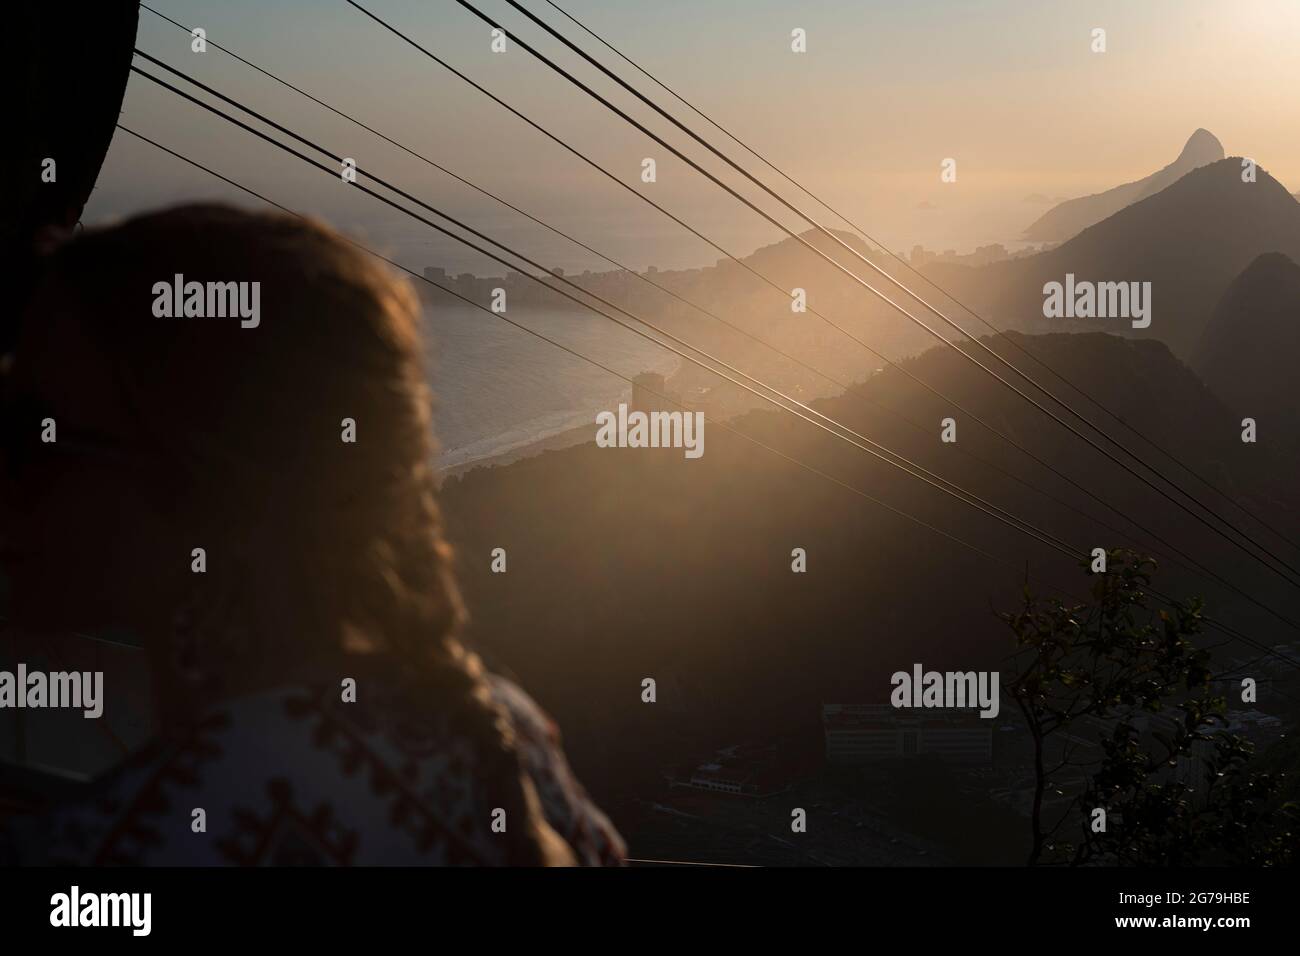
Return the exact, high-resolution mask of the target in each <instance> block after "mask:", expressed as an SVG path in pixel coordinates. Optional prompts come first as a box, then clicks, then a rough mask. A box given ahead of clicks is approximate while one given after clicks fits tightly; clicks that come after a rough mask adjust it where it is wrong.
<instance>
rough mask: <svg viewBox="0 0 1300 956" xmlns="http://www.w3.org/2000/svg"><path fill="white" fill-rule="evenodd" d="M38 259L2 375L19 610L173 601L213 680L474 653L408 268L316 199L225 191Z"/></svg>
mask: <svg viewBox="0 0 1300 956" xmlns="http://www.w3.org/2000/svg"><path fill="white" fill-rule="evenodd" d="M47 266H48V268H47V272H46V274H45V276H44V277H43V280H42V282H41V284H40V287H39V289H38V292H37V294H36V296H35V297H34V300H33V302H32V305H31V307H30V310H29V313H28V315H27V316H26V320H25V322H24V328H23V332H22V338H21V340H20V344H19V346H18V348H17V350H16V353H15V356H14V359H13V362H12V365H11V367H10V368H9V369H8V371H7V374H6V382H5V388H4V392H5V398H4V402H5V404H4V422H3V425H4V427H3V436H4V440H5V441H4V446H5V447H4V457H5V462H4V465H5V469H4V471H5V478H6V480H7V482H8V488H7V489H6V494H5V504H4V509H5V511H6V512H7V513H6V514H5V523H4V530H3V532H0V533H3V534H4V542H3V547H4V553H5V554H6V555H7V557H8V560H7V561H6V566H7V570H8V571H9V576H10V578H11V582H12V588H13V600H14V605H15V610H16V613H17V614H18V615H19V616H20V617H21V618H22V619H24V620H25V621H26V622H27V623H28V624H29V625H30V626H34V627H42V626H45V627H59V628H61V627H69V626H71V627H79V628H97V627H103V626H114V627H126V628H134V629H137V630H138V631H140V632H141V633H142V636H145V637H146V638H147V639H155V640H161V638H158V637H157V634H158V632H163V631H170V630H171V629H172V628H173V626H174V625H176V626H177V627H178V629H179V634H180V637H178V638H177V641H178V646H176V647H172V648H169V649H168V652H169V653H172V654H174V655H175V659H176V661H177V666H178V667H179V668H180V669H181V670H182V671H186V670H187V669H188V670H189V671H192V672H193V673H194V674H195V675H202V677H203V679H204V680H207V681H209V682H211V683H213V686H217V685H223V684H228V683H230V680H229V678H230V675H231V674H232V673H233V672H234V670H233V669H235V668H238V669H239V671H238V672H239V673H240V674H242V675H244V676H245V677H246V678H250V679H251V680H252V682H253V683H260V682H263V681H266V680H275V679H277V678H280V677H283V676H285V675H288V674H292V673H294V672H296V671H298V670H301V669H303V668H307V667H309V666H311V665H315V664H318V665H322V666H324V667H328V666H330V664H331V662H332V661H333V660H334V659H335V657H336V655H338V654H341V653H343V652H351V651H364V650H370V651H379V652H386V653H391V654H395V655H397V656H398V657H407V658H411V657H415V658H419V657H422V656H423V655H426V654H429V653H439V654H453V655H455V654H459V653H460V651H459V649H458V645H456V644H455V642H454V640H452V639H451V635H452V634H453V632H454V630H455V627H456V624H457V621H458V618H459V615H460V604H459V600H458V597H457V594H456V590H455V586H454V583H453V581H452V579H451V576H450V574H449V553H448V549H447V546H446V545H445V543H444V542H443V540H442V537H441V532H440V527H439V516H438V510H437V506H436V503H435V501H434V488H435V485H434V471H433V462H432V455H433V447H432V435H431V423H430V395H429V392H428V389H427V387H426V385H425V374H426V370H425V362H424V353H423V349H422V345H421V336H420V329H419V311H418V303H417V300H416V298H415V296H414V294H413V292H412V291H411V289H410V287H409V285H408V284H407V283H405V282H404V281H399V280H397V279H395V278H394V277H393V276H392V275H391V274H390V273H389V272H388V271H387V269H386V268H383V267H381V264H379V263H377V262H376V261H375V260H373V259H371V258H370V257H368V256H367V255H366V254H364V253H362V252H360V251H359V250H357V249H356V248H355V247H353V246H352V245H350V244H349V243H347V242H346V241H345V240H343V239H342V238H340V237H339V236H337V235H336V234H335V233H333V232H331V231H330V230H328V229H327V228H325V227H323V226H320V225H317V224H315V223H313V222H310V221H307V220H302V219H298V218H294V217H290V216H283V215H256V214H250V213H246V212H240V211H236V210H234V209H231V208H226V207H221V206H211V205H196V206H187V207H181V208H175V209H169V210H167V211H164V212H161V213H156V214H152V215H146V216H141V217H138V218H136V219H132V220H130V221H128V222H126V223H124V224H123V225H121V226H117V227H114V228H108V229H100V230H92V231H88V232H86V233H85V234H84V235H83V236H81V237H80V238H77V239H75V240H73V241H71V242H69V243H68V244H67V245H65V246H63V247H62V248H60V249H58V250H57V251H56V252H54V253H53V254H52V255H51V256H50V257H49V260H48V263H47ZM191 283H197V284H199V285H191ZM217 283H220V284H221V285H215V284H217ZM231 284H233V285H231ZM174 289H179V293H180V294H179V297H177V296H176V295H175V294H174V292H173V290H174ZM241 291H242V293H243V297H242V299H241V298H239V297H238V295H239V293H240V292H241ZM174 300H175V301H174ZM241 305H242V307H243V311H242V312H240V306H241ZM254 306H255V308H254ZM195 311H202V312H203V313H204V314H202V315H193V314H186V313H193V312H195ZM213 313H221V314H213ZM50 437H53V438H54V439H55V440H54V441H43V440H42V439H43V438H50ZM199 549H201V551H200V550H199ZM200 562H202V564H200ZM199 567H204V568H205V570H203V571H202V572H201V573H200V572H198V571H197V570H196V569H197V568H199ZM178 618H179V623H178V624H177V623H176V622H177V619H178ZM250 675H256V676H255V677H252V676H250ZM195 679H196V680H197V679H198V677H196V678H195Z"/></svg>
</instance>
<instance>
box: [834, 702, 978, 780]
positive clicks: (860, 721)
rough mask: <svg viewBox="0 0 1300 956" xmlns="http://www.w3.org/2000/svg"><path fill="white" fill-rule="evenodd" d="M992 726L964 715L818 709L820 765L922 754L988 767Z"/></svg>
mask: <svg viewBox="0 0 1300 956" xmlns="http://www.w3.org/2000/svg"><path fill="white" fill-rule="evenodd" d="M993 723H995V721H989V720H981V719H980V717H979V714H978V713H975V712H972V711H969V710H958V709H951V710H946V709H934V710H926V711H899V710H895V709H894V708H893V707H889V706H886V705H876V704H824V705H822V727H823V730H824V731H825V735H826V760H827V762H828V763H832V764H841V765H849V766H852V765H860V764H866V763H872V762H874V761H877V760H889V759H894V758H898V757H919V756H921V755H922V754H933V755H935V756H937V757H940V758H942V759H944V760H947V761H950V762H953V763H968V764H992V763H993V727H992V724H993Z"/></svg>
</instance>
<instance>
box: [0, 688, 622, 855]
mask: <svg viewBox="0 0 1300 956" xmlns="http://www.w3.org/2000/svg"><path fill="white" fill-rule="evenodd" d="M488 687H489V688H490V693H491V695H492V697H493V699H494V702H495V703H496V704H497V706H498V707H499V708H500V709H501V710H503V711H504V713H505V714H506V716H507V718H508V720H509V722H510V724H511V725H512V727H513V730H514V738H515V747H516V750H517V751H518V755H519V764H520V766H521V767H522V770H523V776H524V778H525V783H526V786H525V794H526V801H525V804H526V805H525V808H524V811H523V812H524V813H525V815H526V816H528V817H530V818H531V819H525V820H517V819H508V818H506V811H505V810H504V809H503V808H502V807H501V803H503V802H505V801H502V800H498V799H496V796H497V795H494V792H493V791H494V786H499V785H500V783H499V782H497V783H494V781H493V780H492V775H491V774H490V773H486V772H484V761H483V760H482V758H481V755H480V753H479V752H478V748H477V747H476V745H475V743H474V742H473V741H472V740H471V739H470V738H469V737H468V736H466V735H465V734H463V733H458V732H456V730H454V729H453V728H452V726H451V724H450V722H449V721H448V720H447V719H446V718H445V717H442V716H440V715H438V714H436V713H434V714H420V715H415V714H414V713H413V708H412V707H410V706H409V704H406V703H403V700H404V698H401V697H400V696H399V695H398V694H397V693H395V692H392V691H390V690H389V688H388V687H387V685H384V684H382V683H374V682H366V683H363V684H361V686H360V687H359V688H358V692H357V700H356V701H355V702H350V703H344V702H342V701H341V699H340V697H341V695H340V693H339V690H338V689H337V688H332V689H329V690H321V689H319V688H316V689H312V688H307V687H289V688H282V689H277V690H274V691H269V692H265V693H259V694H254V695H250V696H247V697H241V698H238V699H235V700H231V701H228V702H225V703H224V704H222V705H221V706H220V707H218V708H216V709H214V710H213V711H211V712H210V713H208V714H207V715H206V716H204V717H203V718H202V719H201V720H199V721H197V722H195V723H193V724H192V725H190V726H189V727H187V729H186V730H185V731H184V732H183V733H180V734H176V735H171V736H168V737H166V738H164V739H160V740H158V741H156V742H154V743H153V744H151V745H150V746H149V747H147V748H145V749H144V750H143V751H141V752H139V753H138V754H137V755H135V756H134V757H132V758H131V759H129V760H127V761H126V762H125V763H123V764H122V765H120V766H119V767H117V768H115V769H114V770H112V771H111V772H109V773H108V774H106V775H105V776H103V777H101V778H99V779H98V780H96V781H95V782H93V783H92V784H89V785H88V787H87V790H86V792H85V793H83V794H81V795H79V796H78V797H77V798H76V799H74V800H71V801H65V802H62V803H60V804H58V805H56V806H54V807H52V808H50V809H47V810H46V811H45V812H43V813H41V814H39V815H37V816H34V817H31V818H21V817H19V818H15V819H13V820H12V821H11V823H10V826H9V827H8V828H7V830H8V832H7V833H6V834H4V836H3V838H0V862H9V863H18V864H56V865H92V866H95V865H98V866H103V865H110V866H111V865H146V866H148V865H171V866H176V865H181V866H184V865H209V866H211V865H231V864H234V865H245V866H257V865H294V864H298V865H376V864H379V865H470V866H474V865H480V866H499V865H508V864H511V863H514V862H519V860H518V858H517V856H516V852H517V851H515V850H513V849H512V848H513V847H515V846H517V843H516V841H514V840H511V839H509V838H507V835H506V833H507V832H509V831H510V830H511V829H513V828H524V830H523V832H527V831H528V829H529V828H535V829H536V830H538V831H540V832H541V834H542V836H543V841H542V842H543V844H544V845H548V846H549V847H550V848H551V851H550V852H549V853H548V854H547V856H546V858H547V859H548V860H551V861H555V862H576V863H579V864H582V865H588V866H599V865H619V864H620V863H621V862H622V861H623V859H624V857H625V855H626V851H625V847H624V845H623V841H622V839H621V838H620V837H619V835H618V833H617V832H616V831H615V830H614V827H613V826H612V825H611V824H610V822H609V820H608V819H607V818H606V816H605V815H604V814H603V813H602V812H601V811H600V810H599V809H598V808H597V807H596V806H595V805H594V804H593V803H592V802H591V800H590V799H589V798H588V797H587V794H586V792H585V791H584V790H583V788H582V785H581V784H580V783H579V782H578V781H577V779H576V778H575V777H574V776H573V774H572V772H571V771H570V769H569V766H568V762H567V761H566V760H565V757H564V754H563V752H562V751H561V749H560V746H559V735H558V732H557V730H556V728H555V725H554V723H553V722H552V721H551V720H550V718H549V717H547V716H546V715H545V714H544V713H543V712H542V710H541V709H540V708H539V707H538V706H537V705H536V704H535V703H534V702H533V701H532V699H531V698H529V697H528V695H527V694H525V693H524V692H523V691H522V690H521V689H520V688H519V687H517V686H516V685H514V684H513V683H511V682H510V681H507V680H505V679H504V678H500V677H496V676H490V677H489V678H488ZM514 790H515V792H516V793H517V791H518V788H517V787H515V788H514ZM533 794H535V797H534V796H533ZM516 805H517V804H516ZM199 810H202V811H203V813H202V815H200V814H199V813H198V811H199ZM201 817H202V822H203V824H204V826H203V827H202V828H200V826H199V822H200V818H201ZM503 830H504V831H505V832H503ZM519 832H520V831H518V830H516V831H515V833H516V834H518V833H519ZM566 847H567V850H566ZM5 857H9V858H10V859H5Z"/></svg>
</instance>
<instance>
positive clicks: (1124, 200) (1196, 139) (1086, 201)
mask: <svg viewBox="0 0 1300 956" xmlns="http://www.w3.org/2000/svg"><path fill="white" fill-rule="evenodd" d="M1223 157H1224V152H1223V144H1222V143H1220V142H1219V140H1218V139H1217V138H1216V137H1215V136H1214V134H1213V133H1211V132H1209V131H1208V130H1204V129H1198V130H1197V131H1196V132H1194V133H1193V134H1192V135H1191V137H1190V138H1189V139H1188V140H1187V142H1186V144H1184V146H1183V151H1182V152H1181V153H1179V154H1178V158H1177V159H1175V160H1174V161H1173V162H1172V163H1170V164H1169V165H1168V166H1166V167H1164V168H1163V169H1161V170H1159V171H1158V172H1155V173H1152V174H1151V175H1150V176H1147V177H1146V178H1145V179H1139V180H1137V181H1136V182H1132V183H1125V184H1124V185H1122V186H1116V187H1115V188H1114V189H1108V190H1106V191H1105V192H1102V193H1096V194H1094V195H1092V196H1080V197H1079V198H1077V199H1069V200H1066V201H1065V202H1063V203H1061V204H1060V205H1059V206H1053V207H1052V208H1051V209H1049V210H1048V211H1047V212H1046V213H1044V214H1043V215H1042V216H1040V217H1039V218H1038V219H1037V220H1035V221H1034V223H1033V224H1032V225H1031V226H1030V227H1029V228H1028V229H1026V230H1025V238H1026V239H1030V240H1033V241H1036V242H1043V241H1047V242H1063V241H1065V240H1066V239H1070V238H1071V237H1073V236H1076V235H1078V234H1079V233H1080V232H1082V231H1083V230H1084V229H1087V228H1088V227H1089V226H1092V225H1095V224H1096V223H1099V222H1101V221H1102V220H1103V219H1106V218H1108V217H1110V216H1113V215H1114V214H1115V213H1117V212H1119V211H1120V210H1121V209H1123V208H1124V207H1125V206H1130V205H1132V204H1133V203H1135V202H1138V201H1140V200H1142V199H1145V198H1146V197H1148V196H1153V195H1155V194H1156V193H1158V192H1160V191H1161V190H1162V189H1164V188H1166V187H1167V186H1170V185H1172V184H1173V183H1175V182H1177V181H1178V180H1179V179H1181V178H1182V177H1184V176H1186V175H1187V174H1188V173H1190V172H1191V171H1192V170H1194V169H1199V168H1200V167H1201V166H1206V165H1208V164H1210V163H1214V162H1218V161H1219V160H1221V159H1223Z"/></svg>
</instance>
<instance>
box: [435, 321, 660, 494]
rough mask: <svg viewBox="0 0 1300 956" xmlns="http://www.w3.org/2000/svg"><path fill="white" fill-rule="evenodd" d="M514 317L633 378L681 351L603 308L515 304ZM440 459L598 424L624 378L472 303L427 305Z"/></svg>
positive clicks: (621, 394) (495, 450)
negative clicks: (600, 311) (607, 315)
mask: <svg viewBox="0 0 1300 956" xmlns="http://www.w3.org/2000/svg"><path fill="white" fill-rule="evenodd" d="M509 317H510V318H511V319H512V320H514V321H515V322H518V323H520V324H521V325H524V326H526V327H528V328H531V329H534V330H536V331H537V332H539V333H541V334H543V335H546V336H548V337H550V338H553V339H555V340H556V341H557V342H560V343H561V344H563V345H566V346H569V347H570V348H573V349H574V350H576V351H578V352H581V353H582V354H583V355H588V356H590V357H591V358H593V359H595V360H596V361H598V362H601V363H602V364H604V365H607V366H609V367H610V368H612V369H614V370H615V371H617V372H620V373H621V374H623V375H626V376H628V377H629V378H631V377H632V376H635V375H638V374H640V373H641V372H658V373H659V374H661V375H670V374H672V373H673V372H674V371H676V369H677V367H678V364H679V362H680V359H679V358H678V357H677V356H676V355H674V354H673V353H671V352H668V351H666V350H664V349H661V348H659V347H657V346H655V345H652V344H651V343H650V342H648V341H646V340H645V339H643V338H641V337H640V336H637V335H635V334H633V333H632V332H629V331H627V330H626V329H623V328H619V327H618V326H616V325H615V324H614V323H612V322H610V321H609V320H607V319H604V318H602V317H600V316H598V315H594V314H589V313H579V312H564V311H551V310H546V309H512V310H511V312H510V314H509ZM424 321H425V329H426V333H427V339H428V342H429V353H430V354H429V368H430V372H429V374H430V380H431V383H432V385H433V390H434V395H435V397H436V404H435V407H434V428H435V432H436V437H437V439H438V444H439V446H440V453H439V456H438V466H439V467H440V468H450V467H453V466H456V465H463V464H465V463H467V462H471V461H475V460H477V459H480V458H488V457H491V456H493V455H499V454H502V453H504V452H508V451H512V450H514V449H517V448H520V447H523V446H526V445H530V444H532V443H534V442H537V441H540V440H542V439H544V438H549V437H550V436H552V435H555V434H558V433H560V432H563V431H567V430H569V429H571V428H576V427H577V426H579V425H584V424H591V425H592V428H593V434H594V428H595V418H596V413H597V412H599V411H603V410H605V409H614V408H616V407H617V406H618V403H619V402H620V401H627V399H628V398H629V397H630V395H631V393H632V387H631V385H629V384H628V383H627V382H626V381H624V380H623V379H621V378H617V377H616V376H614V375H611V374H609V373H608V372H605V371H603V370H601V369H598V368H596V367H595V366H593V365H590V364H589V363H587V362H584V361H583V360H582V359H579V358H576V357H574V356H572V355H569V354H568V353H566V352H562V351H560V350H559V349H557V348H556V347H555V346H553V345H551V344H549V343H547V342H543V341H542V340H541V339H538V338H536V337H534V336H532V335H529V334H528V333H526V332H523V331H520V330H519V329H516V328H513V327H512V326H510V325H508V324H506V323H505V322H503V321H501V320H500V319H498V318H496V317H494V316H492V315H489V314H487V313H486V312H483V311H482V310H480V309H475V308H471V307H470V306H448V305H443V304H439V303H434V304H432V305H430V304H427V303H426V305H425V310H424Z"/></svg>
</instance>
